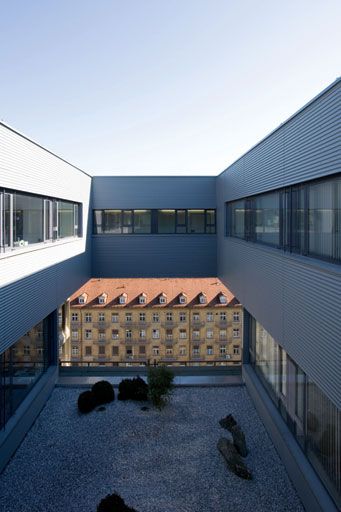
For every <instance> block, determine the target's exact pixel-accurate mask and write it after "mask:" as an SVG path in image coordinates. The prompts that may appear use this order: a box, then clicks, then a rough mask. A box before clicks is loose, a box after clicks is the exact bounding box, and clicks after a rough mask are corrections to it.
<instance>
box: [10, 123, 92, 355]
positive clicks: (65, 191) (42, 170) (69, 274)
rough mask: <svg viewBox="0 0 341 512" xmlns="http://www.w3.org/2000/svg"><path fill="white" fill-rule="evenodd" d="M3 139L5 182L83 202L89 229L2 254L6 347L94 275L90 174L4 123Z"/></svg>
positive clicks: (28, 189) (84, 223)
mask: <svg viewBox="0 0 341 512" xmlns="http://www.w3.org/2000/svg"><path fill="white" fill-rule="evenodd" d="M0 141H1V143H0V187H4V188H7V189H13V190H18V191H23V192H31V193H34V194H40V195H43V196H51V197H56V198H60V199H67V200H72V201H75V202H79V203H82V205H83V232H84V237H83V238H80V239H77V240H72V241H64V242H58V243H55V244H49V245H46V246H45V247H44V248H39V249H37V248H35V247H34V246H32V250H29V251H25V252H23V253H22V254H18V253H17V254H15V251H14V252H13V253H12V254H10V255H8V254H5V255H1V258H0V312H1V314H0V352H2V351H3V350H5V349H6V348H7V347H9V346H10V345H11V344H12V343H13V342H15V341H16V340H17V339H18V338H20V336H22V335H23V334H25V333H26V332H27V331H28V330H29V329H30V328H31V327H32V326H33V325H35V324H36V323H37V322H38V321H40V320H42V319H43V318H44V317H45V316H47V315H48V314H49V313H51V312H52V311H53V310H55V309H56V308H57V307H58V306H59V305H60V304H61V303H62V302H63V301H64V300H65V299H66V298H67V297H68V296H69V294H70V293H71V292H72V291H74V290H75V288H77V287H79V286H80V285H81V284H82V283H84V281H86V280H87V279H88V278H89V277H90V269H91V265H90V260H91V255H90V247H89V238H88V211H89V200H90V190H91V178H90V177H89V176H88V175H86V174H85V173H83V172H82V171H80V170H79V169H77V168H75V167H74V166H72V165H70V164H68V163H67V162H65V161H63V160H61V159H60V158H58V157H56V156H55V155H53V154H52V153H50V152H49V151H47V150H45V149H43V148H41V147H40V146H39V145H37V144H35V143H32V141H30V140H28V139H26V138H25V137H23V136H21V135H20V134H18V133H16V132H15V131H13V130H11V129H10V128H8V127H7V126H5V125H3V124H0ZM30 249H31V248H30Z"/></svg>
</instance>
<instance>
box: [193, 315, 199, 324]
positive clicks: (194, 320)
mask: <svg viewBox="0 0 341 512" xmlns="http://www.w3.org/2000/svg"><path fill="white" fill-rule="evenodd" d="M193 322H200V314H199V313H193Z"/></svg>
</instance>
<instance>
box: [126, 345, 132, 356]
mask: <svg viewBox="0 0 341 512" xmlns="http://www.w3.org/2000/svg"><path fill="white" fill-rule="evenodd" d="M133 355H134V353H133V347H127V348H126V357H127V359H132V358H133Z"/></svg>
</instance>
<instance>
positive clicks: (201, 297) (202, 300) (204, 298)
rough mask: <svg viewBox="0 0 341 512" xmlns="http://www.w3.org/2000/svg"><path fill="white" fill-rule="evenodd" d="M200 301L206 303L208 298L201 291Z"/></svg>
mask: <svg viewBox="0 0 341 512" xmlns="http://www.w3.org/2000/svg"><path fill="white" fill-rule="evenodd" d="M199 302H200V304H206V302H207V299H206V295H205V294H204V293H201V294H200V295H199Z"/></svg>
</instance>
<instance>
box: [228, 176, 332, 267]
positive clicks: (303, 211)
mask: <svg viewBox="0 0 341 512" xmlns="http://www.w3.org/2000/svg"><path fill="white" fill-rule="evenodd" d="M340 225H341V177H340V175H338V176H336V177H335V176H333V177H329V178H327V179H325V178H324V179H320V180H315V181H311V182H305V183H301V184H299V185H294V186H291V187H287V188H284V189H280V190H276V191H274V192H268V193H266V194H260V195H257V196H253V197H248V198H245V199H242V200H238V201H232V202H230V203H227V236H232V237H237V238H243V239H244V240H247V241H252V242H256V243H263V244H267V245H271V246H273V247H277V248H279V249H282V250H284V251H289V252H293V253H298V254H302V255H304V256H311V257H314V258H318V259H324V260H328V261H330V262H332V263H340V262H341V237H340Z"/></svg>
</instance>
